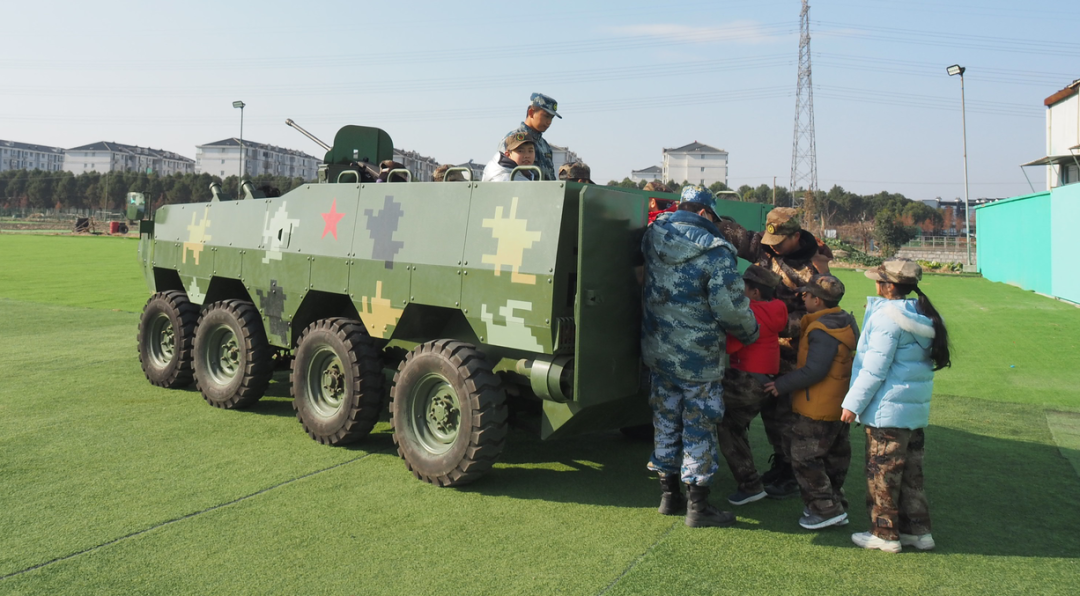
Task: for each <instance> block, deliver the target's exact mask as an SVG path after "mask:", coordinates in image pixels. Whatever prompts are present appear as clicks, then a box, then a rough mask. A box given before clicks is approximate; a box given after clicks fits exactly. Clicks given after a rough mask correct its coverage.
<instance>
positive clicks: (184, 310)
mask: <svg viewBox="0 0 1080 596" xmlns="http://www.w3.org/2000/svg"><path fill="white" fill-rule="evenodd" d="M198 320H199V307H197V306H195V305H194V304H192V303H191V302H189V301H188V297H187V294H185V293H184V292H180V291H177V290H169V291H167V292H158V293H157V294H154V295H153V296H151V297H150V299H149V300H147V301H146V306H144V307H143V311H142V316H141V317H139V335H138V343H139V363H140V364H142V369H143V374H145V375H146V380H148V381H150V383H151V384H153V385H157V386H158V387H165V388H168V389H178V388H180V387H187V386H188V385H190V384H191V381H192V380H193V379H194V376H193V373H192V368H191V344H192V340H193V339H194V338H195V324H196V322H197V321H198Z"/></svg>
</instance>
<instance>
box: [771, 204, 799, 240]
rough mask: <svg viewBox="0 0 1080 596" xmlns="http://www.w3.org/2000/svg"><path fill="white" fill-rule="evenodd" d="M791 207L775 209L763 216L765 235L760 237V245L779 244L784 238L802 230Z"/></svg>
mask: <svg viewBox="0 0 1080 596" xmlns="http://www.w3.org/2000/svg"><path fill="white" fill-rule="evenodd" d="M795 215H796V212H795V210H794V209H792V208H791V207H777V208H776V209H773V210H772V211H770V212H769V214H768V215H767V216H765V235H763V236H762V237H761V243H762V244H767V245H769V246H773V245H775V244H780V243H781V242H783V241H784V238H787V237H788V236H790V235H792V234H794V233H795V232H798V231H799V230H801V229H802V226H800V225H799V218H798V217H796V216H795Z"/></svg>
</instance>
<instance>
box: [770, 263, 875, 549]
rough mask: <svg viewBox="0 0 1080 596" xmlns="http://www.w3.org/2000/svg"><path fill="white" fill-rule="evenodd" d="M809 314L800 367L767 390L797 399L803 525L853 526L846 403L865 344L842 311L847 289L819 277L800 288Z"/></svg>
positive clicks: (795, 463) (795, 447)
mask: <svg viewBox="0 0 1080 596" xmlns="http://www.w3.org/2000/svg"><path fill="white" fill-rule="evenodd" d="M798 291H799V292H800V293H801V294H802V299H803V303H804V304H805V305H806V312H807V314H806V315H805V316H803V318H802V321H801V335H800V339H799V354H798V361H797V363H796V365H797V366H798V368H796V369H795V370H793V371H791V372H790V373H788V374H786V375H784V376H782V377H780V378H778V379H776V380H775V381H773V382H772V383H767V384H766V385H765V390H766V391H768V392H770V393H772V394H773V395H784V394H787V393H790V394H791V409H792V411H793V412H794V413H795V418H796V420H795V424H794V426H793V428H792V436H791V466H792V469H793V470H794V472H795V478H796V480H798V482H799V490H800V492H801V493H802V498H803V503H804V504H805V505H806V507H805V508H804V509H803V515H802V517H801V518H799V525H800V526H802V527H804V528H806V529H808V530H818V529H821V528H825V527H828V526H842V525H846V524H847V523H848V520H847V511H846V509H847V502H846V500H845V499H844V494H843V490H842V489H843V486H844V478H845V477H846V476H847V470H848V464H849V463H851V444H850V443H849V442H848V431H849V428H850V427H849V425H848V423H846V422H842V421H841V420H840V415H841V413H842V408H841V407H840V404H841V403H842V402H843V401H844V395H846V394H847V390H848V384H849V381H850V380H851V363H852V360H853V359H854V351H855V346H856V345H857V344H858V340H859V326H858V324H857V323H856V322H855V317H853V316H851V314H850V313H847V312H844V311H843V310H840V306H839V304H840V299H841V298H843V297H844V284H843V283H842V282H841V281H840V280H839V279H837V278H835V277H833V276H831V275H815V276H814V277H813V278H812V279H811V280H810V282H809V283H807V284H806V285H805V286H803V287H801V288H799V290H798Z"/></svg>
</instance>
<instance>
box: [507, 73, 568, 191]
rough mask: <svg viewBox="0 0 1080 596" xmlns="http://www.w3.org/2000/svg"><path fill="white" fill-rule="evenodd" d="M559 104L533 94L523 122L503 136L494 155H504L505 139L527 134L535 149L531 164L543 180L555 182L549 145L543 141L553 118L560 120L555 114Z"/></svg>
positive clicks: (538, 94)
mask: <svg viewBox="0 0 1080 596" xmlns="http://www.w3.org/2000/svg"><path fill="white" fill-rule="evenodd" d="M558 107H559V104H558V103H557V102H556V101H555V100H554V99H552V98H550V97H548V96H547V95H544V94H543V93H533V94H532V96H531V97H530V98H529V108H528V110H527V111H526V112H525V121H524V122H522V123H521V126H518V127H517V128H515V129H514V130H511V131H510V132H508V133H506V134H505V135H503V140H502V141H500V142H499V152H498V154H497V155H496V158H497V157H498V155H502V154H504V153H506V138H507V137H509V136H510V135H512V134H514V133H517V132H524V133H528V135H529V137H530V138H531V139H532V141H533V145H534V146H535V147H536V161H535V162H534V163H533V165H535V166H536V167H538V168H540V172H541V173H542V174H543V175H544V180H555V179H556V178H555V162H554V161H553V160H552V154H551V145H548V142H547V141H545V140H544V133H545V132H547V129H548V127H550V126H551V123H552V121H553V120H554V119H555V118H560V119H561V118H562V116H561V115H559V113H558V112H557V109H558Z"/></svg>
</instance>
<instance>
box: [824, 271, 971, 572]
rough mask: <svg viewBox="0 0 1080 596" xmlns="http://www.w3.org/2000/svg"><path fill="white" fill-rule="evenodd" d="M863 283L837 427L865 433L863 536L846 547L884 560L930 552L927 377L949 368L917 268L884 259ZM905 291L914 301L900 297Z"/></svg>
mask: <svg viewBox="0 0 1080 596" xmlns="http://www.w3.org/2000/svg"><path fill="white" fill-rule="evenodd" d="M866 277H869V278H870V279H872V280H874V281H875V282H877V294H878V295H877V296H872V297H870V298H868V299H867V304H866V316H865V318H864V319H863V329H862V335H861V336H860V337H859V343H858V347H857V351H856V355H855V360H854V363H853V365H852V371H851V387H850V388H849V389H848V392H847V395H846V396H845V397H844V402H843V404H841V407H842V408H843V413H842V415H841V420H843V421H844V422H855V421H858V422H860V423H862V424H863V425H864V426H865V427H866V480H867V501H868V502H869V503H870V531H869V532H859V533H856V534H852V536H851V540H852V542H854V543H855V544H857V545H858V546H861V547H863V548H868V549H877V550H882V551H886V552H891V553H898V552H900V550H901V549H902V548H903V547H904V546H911V547H914V548H915V549H917V550H930V549H932V548H934V538H933V536H931V534H930V529H931V528H930V510H929V507H928V504H927V499H926V492H925V489H924V486H923V470H922V464H923V457H924V451H925V444H926V436H925V433H924V432H923V429H925V428H926V427H927V425H928V424H929V421H930V397H931V395H932V393H933V388H934V371H937V370H940V369H941V368H944V367H946V366H949V365H950V364H951V360H950V355H949V337H948V332H947V330H946V329H945V323H944V321H942V319H941V315H940V314H938V312H937V309H935V308H934V305H933V304H931V303H930V299H929V298H927V296H926V294H924V293H923V291H922V290H921V289H920V288H919V282H920V281H922V267H919V264H918V263H916V262H914V261H910V260H907V259H891V260H888V261H885V262H884V263H882V264H881V265H880V266H878V267H875V268H874V269H870V270H868V271H867V272H866ZM912 292H914V293H915V295H916V296H917V298H915V299H909V298H907V296H908V295H909V294H911V293H912Z"/></svg>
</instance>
